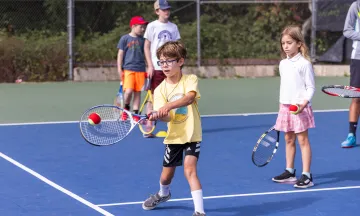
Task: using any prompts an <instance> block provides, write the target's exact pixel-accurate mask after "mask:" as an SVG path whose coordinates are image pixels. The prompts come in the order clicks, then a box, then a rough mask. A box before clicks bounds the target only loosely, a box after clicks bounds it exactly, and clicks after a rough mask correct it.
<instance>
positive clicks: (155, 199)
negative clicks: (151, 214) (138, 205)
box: [142, 193, 171, 210]
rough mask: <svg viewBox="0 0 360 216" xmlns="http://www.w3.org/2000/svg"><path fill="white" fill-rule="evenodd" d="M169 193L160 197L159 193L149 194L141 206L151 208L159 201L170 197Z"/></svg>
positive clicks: (164, 200)
mask: <svg viewBox="0 0 360 216" xmlns="http://www.w3.org/2000/svg"><path fill="white" fill-rule="evenodd" d="M170 197H171V193H169V195H167V196H165V197H161V196H160V195H159V193H157V194H155V195H150V197H149V198H148V199H147V200H145V202H144V203H143V204H142V207H143V209H144V210H152V209H154V208H155V207H156V206H157V205H159V204H160V203H163V202H166V201H168V200H169V199H170Z"/></svg>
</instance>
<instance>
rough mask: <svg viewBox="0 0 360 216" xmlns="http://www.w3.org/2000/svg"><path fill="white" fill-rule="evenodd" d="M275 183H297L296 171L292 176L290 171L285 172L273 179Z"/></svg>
mask: <svg viewBox="0 0 360 216" xmlns="http://www.w3.org/2000/svg"><path fill="white" fill-rule="evenodd" d="M272 180H273V181H274V182H279V183H284V182H295V181H296V180H297V179H296V176H295V170H294V173H293V174H291V173H290V172H289V171H288V170H285V172H283V173H282V174H281V175H278V176H275V177H274V178H272Z"/></svg>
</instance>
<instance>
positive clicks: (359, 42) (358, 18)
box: [343, 0, 360, 59]
mask: <svg viewBox="0 0 360 216" xmlns="http://www.w3.org/2000/svg"><path fill="white" fill-rule="evenodd" d="M359 8H360V0H357V1H354V2H353V3H352V4H351V6H350V8H349V11H348V13H347V16H346V20H345V24H344V31H343V34H344V36H345V37H346V38H349V39H351V40H353V46H352V47H353V51H352V53H351V59H360V13H359V10H360V9H359Z"/></svg>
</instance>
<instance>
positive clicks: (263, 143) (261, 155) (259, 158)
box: [252, 127, 280, 167]
mask: <svg viewBox="0 0 360 216" xmlns="http://www.w3.org/2000/svg"><path fill="white" fill-rule="evenodd" d="M279 137H280V131H277V130H275V128H274V127H271V128H270V129H269V130H267V131H265V133H263V134H262V135H261V136H260V138H259V140H258V141H257V143H256V145H255V147H254V149H253V152H252V162H253V163H254V164H255V165H256V166H258V167H263V166H265V165H267V164H268V163H269V162H270V161H271V159H272V158H273V157H274V155H275V153H276V151H277V149H278V147H279Z"/></svg>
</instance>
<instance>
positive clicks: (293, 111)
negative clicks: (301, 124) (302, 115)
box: [289, 104, 299, 114]
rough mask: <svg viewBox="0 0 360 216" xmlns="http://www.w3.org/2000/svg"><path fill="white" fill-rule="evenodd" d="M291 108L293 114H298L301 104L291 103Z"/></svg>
mask: <svg viewBox="0 0 360 216" xmlns="http://www.w3.org/2000/svg"><path fill="white" fill-rule="evenodd" d="M289 110H290V112H291V113H292V114H297V112H298V111H299V106H298V105H294V104H292V105H290V107H289Z"/></svg>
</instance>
